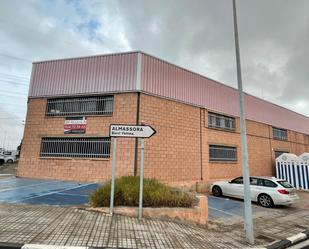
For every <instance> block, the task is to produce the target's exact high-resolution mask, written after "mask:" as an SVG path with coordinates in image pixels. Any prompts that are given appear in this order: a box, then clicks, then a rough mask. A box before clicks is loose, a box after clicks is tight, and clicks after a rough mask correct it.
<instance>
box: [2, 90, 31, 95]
mask: <svg viewBox="0 0 309 249" xmlns="http://www.w3.org/2000/svg"><path fill="white" fill-rule="evenodd" d="M2 93H5V94H7V93H8V94H17V95H28V92H26V93H24V92H14V91H6V90H5V91H1V92H0V95H1V94H2Z"/></svg>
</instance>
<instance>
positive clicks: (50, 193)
mask: <svg viewBox="0 0 309 249" xmlns="http://www.w3.org/2000/svg"><path fill="white" fill-rule="evenodd" d="M93 184H95V183H87V184H83V185H79V186H76V187H73V188H67V189H62V190H60V191H52V192H48V193H45V194H42V195H36V196H32V197H27V198H24V199H19V200H16V201H13V202H11V203H18V202H22V201H25V200H30V199H34V198H39V197H43V196H47V195H52V194H58V193H60V192H63V191H68V190H72V189H77V188H81V187H85V186H89V185H93Z"/></svg>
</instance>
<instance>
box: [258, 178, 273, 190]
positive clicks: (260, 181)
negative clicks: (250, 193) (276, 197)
mask: <svg viewBox="0 0 309 249" xmlns="http://www.w3.org/2000/svg"><path fill="white" fill-rule="evenodd" d="M257 185H258V186H264V187H270V188H275V187H277V184H276V183H274V182H273V181H270V180H266V179H258V182H257Z"/></svg>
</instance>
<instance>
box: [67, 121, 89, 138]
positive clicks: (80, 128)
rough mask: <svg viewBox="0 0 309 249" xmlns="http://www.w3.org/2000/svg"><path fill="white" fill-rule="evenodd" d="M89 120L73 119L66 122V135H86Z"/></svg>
mask: <svg viewBox="0 0 309 249" xmlns="http://www.w3.org/2000/svg"><path fill="white" fill-rule="evenodd" d="M86 125H87V119H86V118H85V117H71V118H66V119H65V121H64V133H65V134H83V133H86Z"/></svg>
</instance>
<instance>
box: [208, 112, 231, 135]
mask: <svg viewBox="0 0 309 249" xmlns="http://www.w3.org/2000/svg"><path fill="white" fill-rule="evenodd" d="M208 126H209V127H211V128H219V129H223V130H230V131H235V118H233V117H228V116H224V115H220V114H216V113H212V112H209V113H208Z"/></svg>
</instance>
